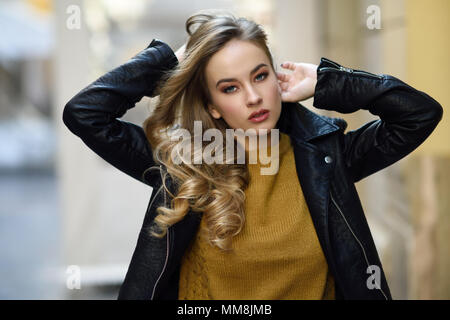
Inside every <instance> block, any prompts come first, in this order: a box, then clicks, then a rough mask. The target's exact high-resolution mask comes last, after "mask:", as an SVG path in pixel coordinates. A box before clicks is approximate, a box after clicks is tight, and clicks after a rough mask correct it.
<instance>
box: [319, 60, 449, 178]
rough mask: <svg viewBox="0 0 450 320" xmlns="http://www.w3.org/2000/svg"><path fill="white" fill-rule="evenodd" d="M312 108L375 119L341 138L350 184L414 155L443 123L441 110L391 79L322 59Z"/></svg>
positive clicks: (394, 79) (404, 84)
mask: <svg viewBox="0 0 450 320" xmlns="http://www.w3.org/2000/svg"><path fill="white" fill-rule="evenodd" d="M313 105H314V106H315V107H316V108H320V109H326V110H333V111H337V112H341V113H351V112H354V111H357V110H359V109H365V110H368V111H369V112H370V113H372V114H374V115H377V116H379V117H380V119H378V120H373V121H370V122H368V123H366V124H365V125H363V126H362V127H361V128H359V129H356V130H353V131H349V132H347V133H346V134H345V135H344V136H343V148H344V149H343V150H344V159H345V162H346V166H347V167H348V169H349V172H350V173H351V174H352V175H353V180H354V181H355V182H357V181H359V180H361V179H363V178H365V177H367V176H369V175H371V174H373V173H375V172H377V171H379V170H381V169H383V168H385V167H387V166H389V165H391V164H393V163H394V162H396V161H398V160H400V159H402V158H403V157H405V156H406V155H408V154H409V153H410V152H412V151H413V150H414V149H416V148H417V147H418V146H419V145H420V144H422V142H424V141H425V139H426V138H427V137H428V136H429V135H430V134H431V133H432V132H433V130H434V129H435V127H436V126H437V124H438V123H439V121H440V120H441V119H442V115H443V108H442V106H441V105H440V104H439V103H438V102H437V101H436V100H434V99H433V98H431V97H430V96H429V95H427V94H426V93H424V92H421V91H419V90H416V89H414V88H413V87H411V86H409V85H408V84H406V83H404V82H402V81H401V80H399V79H397V78H395V77H393V76H390V75H375V74H372V73H368V72H365V71H362V70H353V69H350V68H345V67H343V66H341V65H339V64H338V63H336V62H333V61H331V60H329V59H326V58H322V59H321V62H320V65H319V66H318V68H317V83H316V87H315V91H314V102H313Z"/></svg>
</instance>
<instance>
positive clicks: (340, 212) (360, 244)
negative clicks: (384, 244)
mask: <svg viewBox="0 0 450 320" xmlns="http://www.w3.org/2000/svg"><path fill="white" fill-rule="evenodd" d="M330 197H331V201H332V202H333V204H334V206H335V207H336V208H337V209H338V211H339V214H340V215H341V216H342V218H343V219H344V221H345V224H346V225H347V227H348V229H349V230H350V232H351V233H352V235H353V237H354V238H355V239H356V241H357V242H358V244H359V246H360V247H361V250H362V252H363V254H364V259H365V260H366V263H367V267H369V266H370V263H369V260H368V259H367V255H366V250H364V246H363V245H362V243H361V241H359V239H358V237H357V236H356V234H355V233H354V232H353V230H352V228H351V227H350V225H349V224H348V222H347V219H345V216H344V214H343V213H342V210H341V208H339V206H338V204H337V203H336V201H334V198H333V195H332V193H331V191H330ZM375 284H376V285H377V286H378V287H380V289H379V290H380V291H381V293H382V294H383V296H384V298H385V299H386V300H388V298H387V296H386V294H385V293H384V291H383V289H382V288H381V284H378V283H376V282H375Z"/></svg>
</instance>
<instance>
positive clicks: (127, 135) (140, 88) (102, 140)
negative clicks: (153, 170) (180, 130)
mask: <svg viewBox="0 0 450 320" xmlns="http://www.w3.org/2000/svg"><path fill="white" fill-rule="evenodd" d="M177 64H178V60H177V57H176V55H175V54H174V52H173V51H172V49H171V48H170V47H169V46H168V45H167V44H165V43H164V42H162V41H161V40H159V39H153V41H152V42H151V43H150V45H149V46H148V47H147V48H146V49H144V50H142V51H141V52H139V53H138V54H137V55H135V56H134V57H133V58H131V59H130V60H128V61H127V62H126V63H124V64H122V65H120V66H119V67H117V68H115V69H113V70H111V71H109V72H107V73H106V74H104V75H103V76H101V77H100V78H98V79H97V80H95V81H94V82H92V83H91V84H90V85H88V86H87V87H86V88H84V89H83V90H81V91H80V92H79V93H78V94H76V95H75V96H74V97H73V98H72V99H70V101H69V102H67V104H66V105H65V107H64V111H63V116H62V119H63V122H64V124H65V125H66V126H67V128H69V130H70V131H71V132H72V133H73V134H75V135H77V136H78V137H80V138H81V139H82V140H83V142H84V143H85V144H86V145H87V146H88V147H89V148H90V149H92V150H93V151H94V152H95V153H96V154H97V155H99V156H100V157H101V158H103V159H104V160H105V161H107V162H109V163H110V164H111V165H113V166H114V167H116V168H117V169H119V170H121V171H123V172H125V173H126V174H128V175H130V176H132V177H133V178H135V179H137V180H139V181H141V182H144V183H146V184H149V183H148V181H146V180H145V179H143V177H142V174H143V172H144V170H145V169H147V168H149V167H151V166H153V165H154V164H155V163H154V160H153V156H152V150H151V148H150V144H149V143H148V140H147V138H146V136H145V133H144V130H143V128H142V127H140V126H137V125H135V124H132V123H129V122H126V121H123V120H119V119H117V118H120V117H122V116H123V115H124V114H125V113H126V111H127V110H128V109H130V108H133V107H134V106H135V105H136V103H137V102H138V101H140V100H141V99H142V97H143V96H148V97H154V96H155V90H156V87H157V84H158V82H159V81H160V80H161V78H162V76H163V75H164V74H165V72H166V71H168V70H170V69H172V68H174V67H175V66H176V65H177ZM149 185H150V184H149Z"/></svg>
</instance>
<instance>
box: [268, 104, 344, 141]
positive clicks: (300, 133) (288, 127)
mask: <svg viewBox="0 0 450 320" xmlns="http://www.w3.org/2000/svg"><path fill="white" fill-rule="evenodd" d="M276 128H278V129H279V130H280V131H281V132H283V133H286V134H289V135H290V136H291V138H293V139H295V140H297V142H309V141H311V140H313V139H315V138H317V137H320V136H323V135H326V134H329V133H331V132H334V131H337V130H339V126H338V125H337V124H335V123H333V121H332V120H331V118H328V117H326V116H322V115H319V114H317V113H315V112H313V111H311V110H309V109H308V108H306V107H305V106H303V105H301V104H300V103H298V102H283V103H282V106H281V114H280V118H279V120H278V122H277V124H276Z"/></svg>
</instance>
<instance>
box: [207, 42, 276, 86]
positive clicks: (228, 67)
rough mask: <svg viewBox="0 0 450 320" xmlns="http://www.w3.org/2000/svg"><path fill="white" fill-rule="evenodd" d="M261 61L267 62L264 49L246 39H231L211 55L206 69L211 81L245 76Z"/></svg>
mask: <svg viewBox="0 0 450 320" xmlns="http://www.w3.org/2000/svg"><path fill="white" fill-rule="evenodd" d="M261 63H265V64H269V59H268V57H267V55H266V54H265V52H264V50H262V49H261V48H260V47H258V46H256V45H254V44H253V43H250V42H248V41H240V40H231V41H229V42H228V43H227V44H226V45H225V47H223V48H222V49H221V50H219V51H218V52H216V53H215V54H214V55H213V56H212V57H211V59H210V60H209V62H208V65H207V66H206V71H207V74H208V75H209V77H210V78H211V80H212V81H218V80H219V79H220V78H235V77H247V76H248V75H249V74H250V72H251V71H252V70H253V69H254V68H255V67H256V66H257V65H259V64H261Z"/></svg>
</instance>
